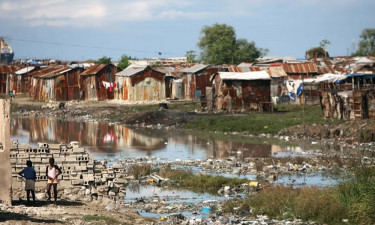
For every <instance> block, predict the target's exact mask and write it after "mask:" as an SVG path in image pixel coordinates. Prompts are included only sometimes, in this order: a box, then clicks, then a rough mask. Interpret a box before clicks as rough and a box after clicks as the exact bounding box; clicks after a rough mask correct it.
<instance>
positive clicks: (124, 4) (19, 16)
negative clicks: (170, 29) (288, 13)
mask: <svg viewBox="0 0 375 225" xmlns="http://www.w3.org/2000/svg"><path fill="white" fill-rule="evenodd" d="M1 1H2V2H0V19H8V20H12V23H19V24H23V25H29V26H74V27H97V26H105V25H109V24H113V23H117V24H118V23H124V24H125V23H138V22H154V21H175V20H187V19H188V20H198V19H212V18H216V19H218V20H220V19H222V18H228V17H229V18H230V17H232V18H236V17H237V18H238V17H241V18H244V17H248V16H252V15H256V14H257V12H258V9H267V8H272V7H279V8H280V9H282V8H285V7H290V8H294V9H295V10H306V9H311V10H319V9H323V8H327V7H328V8H330V9H336V8H337V9H339V8H348V7H349V8H350V6H351V5H353V4H358V3H357V1H356V0H330V1H326V0H269V1H264V0H220V1H217V0H74V1H73V0H17V1H14V0H1ZM363 1H373V0H363Z"/></svg>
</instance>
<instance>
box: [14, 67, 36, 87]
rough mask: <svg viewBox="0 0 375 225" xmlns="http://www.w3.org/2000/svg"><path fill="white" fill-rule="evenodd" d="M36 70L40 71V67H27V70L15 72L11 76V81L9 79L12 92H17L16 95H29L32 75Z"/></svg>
mask: <svg viewBox="0 0 375 225" xmlns="http://www.w3.org/2000/svg"><path fill="white" fill-rule="evenodd" d="M36 69H39V66H38V67H35V66H27V67H25V68H22V69H19V70H17V71H14V72H13V73H12V74H11V75H10V79H9V87H10V90H16V93H27V94H28V93H29V92H30V84H31V76H30V73H31V72H32V71H34V70H36Z"/></svg>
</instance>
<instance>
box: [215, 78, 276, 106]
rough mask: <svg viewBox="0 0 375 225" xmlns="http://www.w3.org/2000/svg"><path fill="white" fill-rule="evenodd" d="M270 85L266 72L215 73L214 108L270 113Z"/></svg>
mask: <svg viewBox="0 0 375 225" xmlns="http://www.w3.org/2000/svg"><path fill="white" fill-rule="evenodd" d="M270 83H271V77H270V75H269V74H268V73H267V72H266V71H256V72H245V73H231V72H219V73H216V74H215V75H214V76H213V77H212V86H213V89H214V91H213V93H214V95H215V107H216V109H218V110H222V109H223V110H232V109H254V110H260V111H263V110H264V111H270V110H272V106H271V95H270Z"/></svg>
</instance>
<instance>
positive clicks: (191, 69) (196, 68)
mask: <svg viewBox="0 0 375 225" xmlns="http://www.w3.org/2000/svg"><path fill="white" fill-rule="evenodd" d="M207 67H208V65H204V64H196V65H194V66H192V67H189V68H184V69H181V70H180V72H181V73H197V72H199V71H201V70H203V69H206V68H207Z"/></svg>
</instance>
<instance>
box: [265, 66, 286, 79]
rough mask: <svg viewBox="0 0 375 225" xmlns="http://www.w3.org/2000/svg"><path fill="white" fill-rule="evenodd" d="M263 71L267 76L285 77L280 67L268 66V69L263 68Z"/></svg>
mask: <svg viewBox="0 0 375 225" xmlns="http://www.w3.org/2000/svg"><path fill="white" fill-rule="evenodd" d="M265 70H266V71H267V72H268V74H269V75H271V77H285V76H287V74H286V73H285V71H284V68H283V67H282V66H270V67H268V68H265Z"/></svg>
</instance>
